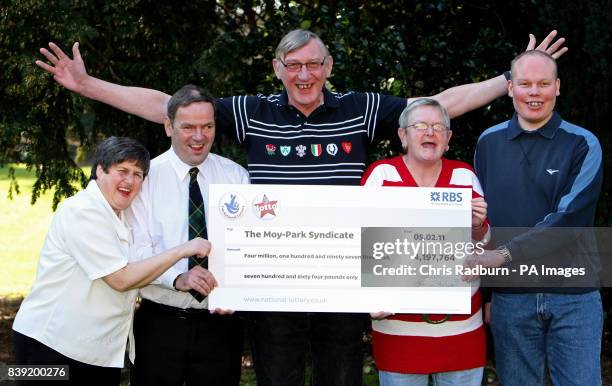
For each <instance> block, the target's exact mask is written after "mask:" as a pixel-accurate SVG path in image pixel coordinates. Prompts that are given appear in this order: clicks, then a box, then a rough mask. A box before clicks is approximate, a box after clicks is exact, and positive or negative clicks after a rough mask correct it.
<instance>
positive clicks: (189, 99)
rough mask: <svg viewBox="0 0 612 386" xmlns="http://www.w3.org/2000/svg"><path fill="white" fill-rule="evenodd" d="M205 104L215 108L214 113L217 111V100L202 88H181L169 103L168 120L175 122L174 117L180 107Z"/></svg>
mask: <svg viewBox="0 0 612 386" xmlns="http://www.w3.org/2000/svg"><path fill="white" fill-rule="evenodd" d="M196 102H205V103H210V104H212V106H213V111H214V110H215V109H216V106H215V98H213V96H212V95H211V94H210V93H209V92H208V91H206V90H205V89H203V88H202V87H199V86H196V85H193V84H188V85H186V86H183V87H181V88H180V89H179V90H178V91H177V92H175V93H174V95H172V97H171V98H170V100H169V101H168V111H167V113H168V119H170V122H174V117H175V116H176V112H177V111H178V109H179V107H185V106H189V105H190V104H192V103H196Z"/></svg>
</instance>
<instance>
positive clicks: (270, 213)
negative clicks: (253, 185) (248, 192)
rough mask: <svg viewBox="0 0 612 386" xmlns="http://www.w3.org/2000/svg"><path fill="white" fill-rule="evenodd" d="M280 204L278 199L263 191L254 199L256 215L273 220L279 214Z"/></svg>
mask: <svg viewBox="0 0 612 386" xmlns="http://www.w3.org/2000/svg"><path fill="white" fill-rule="evenodd" d="M279 209H280V205H279V202H278V200H275V199H273V198H272V199H271V198H269V197H268V195H267V194H265V193H262V194H259V195H257V196H256V197H255V199H254V200H253V210H254V211H255V216H257V218H260V219H262V220H271V219H273V218H275V217H276V216H277V215H278V211H279Z"/></svg>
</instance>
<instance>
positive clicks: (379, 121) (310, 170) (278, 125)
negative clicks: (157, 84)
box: [217, 89, 406, 185]
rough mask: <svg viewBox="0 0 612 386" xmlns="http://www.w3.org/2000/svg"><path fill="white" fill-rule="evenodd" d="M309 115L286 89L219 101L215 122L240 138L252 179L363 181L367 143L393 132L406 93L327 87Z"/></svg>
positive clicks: (310, 182) (316, 182)
mask: <svg viewBox="0 0 612 386" xmlns="http://www.w3.org/2000/svg"><path fill="white" fill-rule="evenodd" d="M323 95H324V102H323V104H322V105H321V106H319V107H318V108H317V109H316V110H315V111H313V112H312V113H311V114H310V115H309V116H308V117H306V116H304V115H303V114H302V113H301V112H300V111H299V110H297V109H296V108H295V107H293V106H291V105H289V103H288V98H287V92H286V91H283V92H281V93H280V94H272V95H268V96H264V95H258V96H233V97H227V98H222V99H219V100H218V101H217V128H218V129H219V130H220V131H223V132H224V133H228V134H231V136H232V137H234V138H235V139H236V140H237V141H238V142H239V143H240V144H242V145H243V146H244V148H245V150H246V154H247V164H248V170H249V175H250V177H251V183H253V184H304V185H359V182H360V179H361V176H362V174H363V172H364V170H365V167H366V163H367V148H368V145H369V144H370V143H371V142H372V141H374V139H375V138H376V136H377V135H378V134H379V133H386V135H389V134H390V133H394V132H395V131H396V130H397V128H398V119H399V116H400V114H401V112H402V111H403V109H404V108H405V107H406V99H404V98H398V97H392V96H387V95H382V94H377V93H361V92H348V93H346V94H341V93H336V92H330V91H329V90H327V89H323Z"/></svg>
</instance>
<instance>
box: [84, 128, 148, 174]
mask: <svg viewBox="0 0 612 386" xmlns="http://www.w3.org/2000/svg"><path fill="white" fill-rule="evenodd" d="M125 161H132V162H135V163H136V165H138V167H139V168H141V169H142V171H143V175H144V176H146V175H147V174H148V173H149V165H150V163H151V157H150V156H149V151H148V150H147V148H145V147H144V146H143V145H142V144H141V143H140V142H138V141H137V140H135V139H132V138H127V137H109V138H107V139H105V140H104V141H102V142H100V143H99V144H98V146H96V150H95V152H94V161H93V165H92V167H91V178H90V179H92V180H96V179H98V176H97V175H96V169H97V168H98V165H100V166H102V170H104V172H105V173H108V168H110V167H111V166H113V165H117V164H120V163H122V162H125Z"/></svg>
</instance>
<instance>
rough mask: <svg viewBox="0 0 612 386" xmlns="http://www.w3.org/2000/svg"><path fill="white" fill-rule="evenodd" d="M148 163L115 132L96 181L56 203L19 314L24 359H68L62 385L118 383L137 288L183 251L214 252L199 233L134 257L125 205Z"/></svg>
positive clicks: (98, 162)
mask: <svg viewBox="0 0 612 386" xmlns="http://www.w3.org/2000/svg"><path fill="white" fill-rule="evenodd" d="M148 170H149V153H148V151H147V150H146V149H145V148H144V146H142V145H141V144H140V143H139V142H137V141H135V140H133V139H130V138H121V137H111V138H108V139H107V140H105V141H104V142H102V143H101V144H100V145H99V146H98V147H97V149H96V155H95V160H94V166H93V167H92V174H91V181H90V182H89V184H88V185H87V188H85V189H84V190H83V191H81V192H79V193H77V194H76V195H74V196H73V197H70V198H68V199H67V200H66V201H65V202H64V203H63V204H62V205H61V206H60V207H59V209H58V210H57V213H56V214H55V216H54V218H53V221H52V223H51V226H50V228H49V231H48V233H47V237H46V240H45V243H44V245H43V248H42V251H41V253H40V260H39V263H38V270H37V274H36V281H35V282H34V286H33V287H32V291H31V293H30V294H29V295H28V296H27V297H26V298H25V300H24V301H23V303H22V304H21V307H20V309H19V312H18V313H17V316H16V318H15V323H14V324H13V332H14V341H15V355H16V362H17V364H18V365H69V378H70V381H69V383H67V382H62V383H61V384H62V385H65V384H75V385H92V384H96V385H97V384H99V385H119V382H120V375H121V373H120V371H121V368H122V367H123V360H124V356H125V349H126V344H127V341H128V335H131V334H130V333H131V325H132V316H133V312H134V305H135V300H136V295H137V291H136V289H137V288H140V287H142V286H144V285H146V284H148V283H150V282H151V281H152V280H154V279H155V278H157V277H158V276H159V275H160V274H162V273H163V272H164V271H165V270H167V269H168V268H169V267H171V266H172V265H174V264H175V263H176V262H177V261H178V260H179V259H181V258H183V257H188V256H193V255H196V256H206V255H208V252H209V251H210V243H209V242H208V241H207V240H204V239H201V238H195V239H193V240H191V241H188V242H187V243H184V244H182V245H179V246H177V247H175V248H172V249H170V250H168V251H166V252H164V253H161V254H159V255H156V256H153V257H151V258H149V259H146V260H143V261H137V262H130V253H131V246H132V235H131V230H130V228H129V227H128V225H127V223H126V221H125V217H124V214H123V210H124V209H126V208H127V207H128V206H129V205H130V203H131V202H132V200H133V199H134V197H136V195H137V194H138V192H139V191H140V187H141V184H142V182H143V180H144V178H145V176H146V175H147V172H148ZM130 346H131V347H130V358H131V359H133V344H130ZM20 384H23V385H26V384H27V382H21V383H20ZM46 384H49V383H46Z"/></svg>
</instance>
